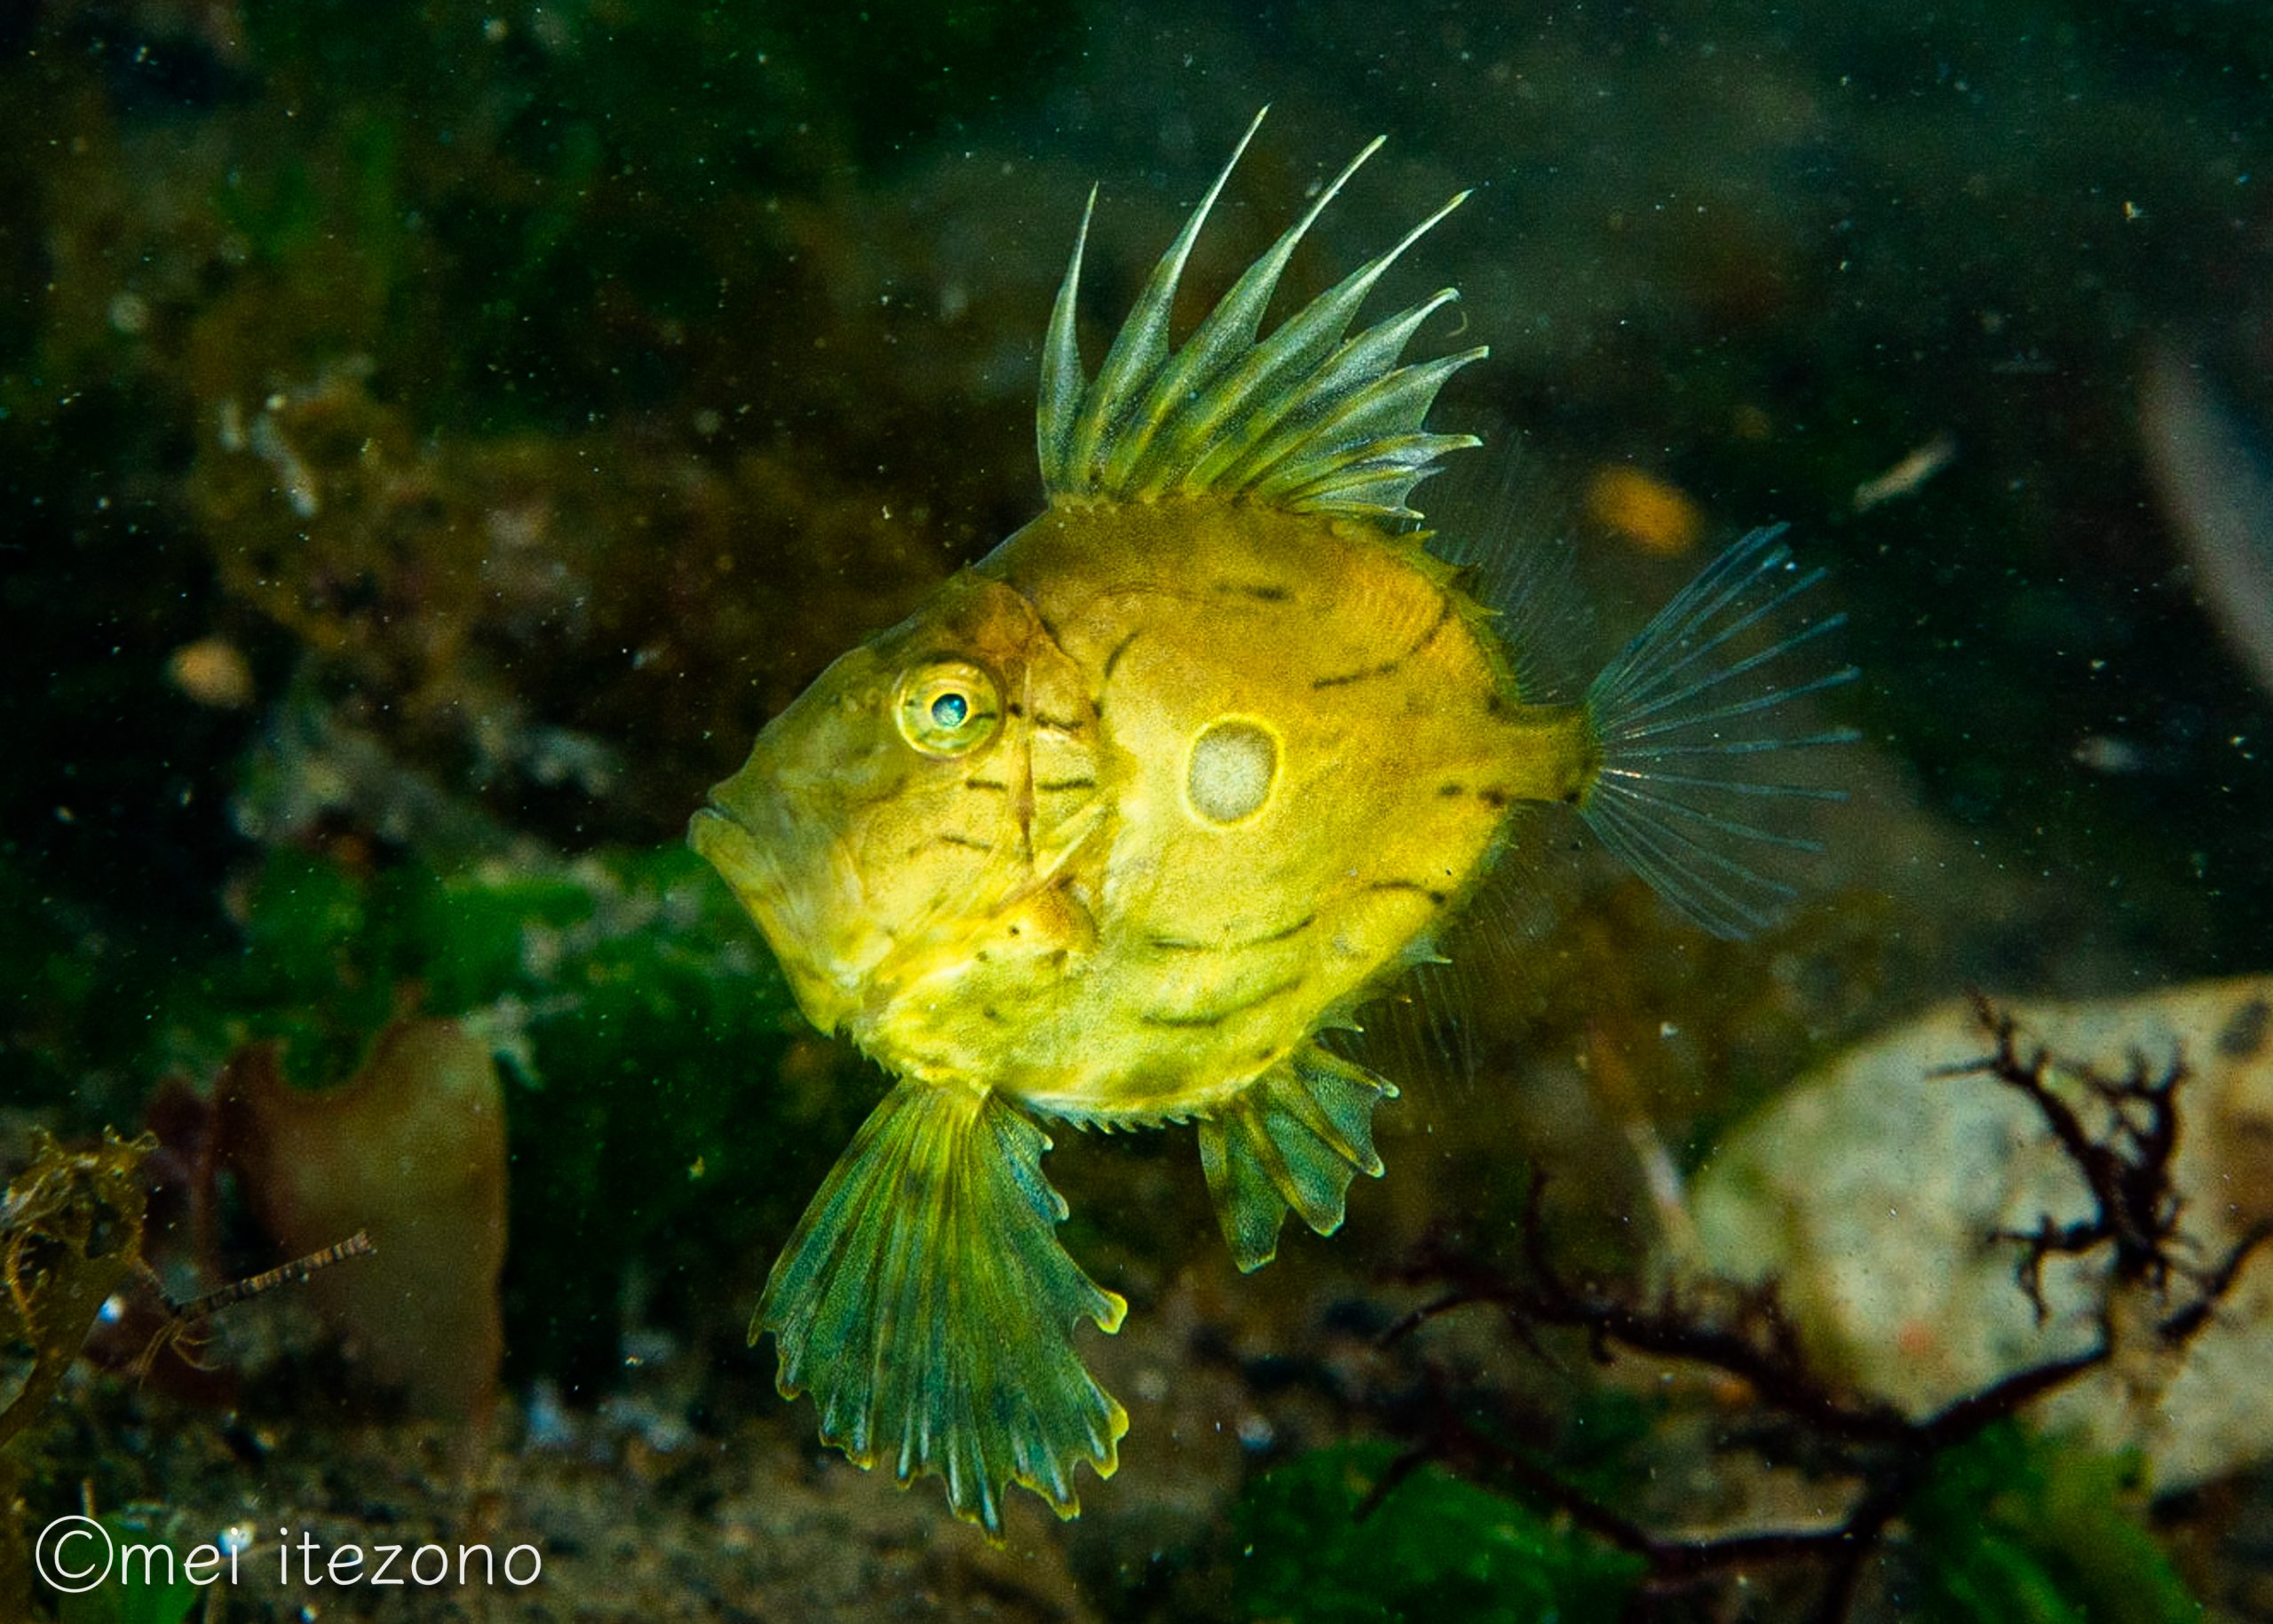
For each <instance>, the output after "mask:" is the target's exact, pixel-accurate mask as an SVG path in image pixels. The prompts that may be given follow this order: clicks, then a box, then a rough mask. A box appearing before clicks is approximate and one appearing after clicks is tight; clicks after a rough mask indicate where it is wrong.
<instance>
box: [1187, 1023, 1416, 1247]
mask: <svg viewBox="0 0 2273 1624" xmlns="http://www.w3.org/2000/svg"><path fill="white" fill-rule="evenodd" d="M1395 1097H1397V1089H1395V1087H1393V1086H1392V1085H1391V1084H1390V1083H1389V1082H1388V1081H1386V1080H1384V1079H1382V1078H1380V1077H1376V1076H1375V1075H1374V1074H1373V1073H1371V1072H1369V1071H1366V1069H1365V1068H1364V1067H1362V1066H1356V1065H1353V1064H1352V1063H1351V1062H1350V1061H1348V1060H1344V1059H1342V1058H1341V1057H1339V1056H1337V1055H1333V1054H1329V1053H1327V1051H1326V1050H1324V1049H1322V1048H1320V1047H1319V1046H1318V1045H1317V1044H1316V1043H1306V1044H1304V1045H1303V1047H1301V1048H1300V1049H1298V1050H1295V1052H1294V1053H1293V1054H1291V1055H1289V1056H1287V1058H1286V1059H1284V1060H1282V1061H1280V1062H1279V1064H1278V1065H1277V1066H1273V1067H1271V1069H1270V1070H1269V1071H1267V1072H1265V1073H1263V1075H1262V1076H1260V1077H1258V1078H1256V1079H1255V1081H1253V1082H1251V1083H1249V1084H1248V1085H1247V1088H1246V1089H1243V1090H1241V1091H1240V1092H1239V1094H1238V1095H1236V1096H1234V1097H1232V1100H1231V1102H1230V1103H1229V1104H1228V1105H1224V1107H1222V1108H1221V1109H1220V1110H1218V1111H1217V1112H1216V1113H1214V1114H1213V1115H1210V1116H1208V1117H1204V1118H1202V1119H1201V1120H1200V1168H1201V1169H1202V1170H1203V1171H1204V1172H1205V1173H1206V1174H1207V1176H1208V1192H1209V1193H1210V1194H1212V1195H1213V1196H1214V1197H1215V1198H1216V1220H1217V1222H1218V1223H1220V1224H1222V1225H1223V1230H1224V1240H1225V1241H1226V1242H1227V1243H1228V1244H1229V1245H1230V1247H1231V1248H1232V1257H1233V1259H1234V1260H1236V1261H1237V1263H1238V1264H1239V1268H1240V1270H1241V1271H1243V1272H1248V1273H1252V1272H1253V1271H1255V1270H1257V1269H1260V1268H1261V1267H1263V1264H1267V1263H1269V1262H1270V1261H1271V1259H1272V1258H1273V1257H1275V1256H1278V1252H1279V1226H1280V1225H1281V1224H1283V1223H1284V1222H1285V1221H1286V1217H1287V1213H1288V1212H1290V1211H1292V1212H1295V1213H1299V1214H1300V1215H1301V1216H1302V1219H1303V1223H1305V1224H1309V1225H1310V1226H1311V1228H1312V1229H1313V1230H1315V1231H1317V1232H1319V1234H1321V1235H1331V1234H1332V1233H1334V1231H1335V1230H1337V1229H1339V1228H1341V1227H1342V1209H1343V1203H1344V1200H1345V1198H1346V1197H1347V1195H1348V1193H1349V1190H1350V1180H1351V1179H1352V1178H1354V1177H1355V1176H1357V1175H1358V1174H1360V1173H1363V1174H1366V1176H1369V1177H1374V1178H1378V1177H1379V1176H1381V1171H1382V1160H1381V1157H1380V1156H1379V1155H1378V1154H1376V1153H1374V1129H1373V1121H1374V1106H1376V1105H1380V1104H1381V1102H1382V1101H1383V1100H1385V1099H1394V1098H1395Z"/></svg>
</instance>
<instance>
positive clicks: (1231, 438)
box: [1183, 192, 1469, 495]
mask: <svg viewBox="0 0 2273 1624" xmlns="http://www.w3.org/2000/svg"><path fill="white" fill-rule="evenodd" d="M1468 195H1469V194H1467V193H1465V192H1462V193H1461V194H1459V195H1458V196H1457V197H1454V198H1453V200H1452V201H1451V202H1447V203H1446V204H1445V206H1444V207H1443V208H1441V209H1439V210H1437V212H1436V213H1434V214H1432V215H1430V217H1429V218H1427V219H1425V220H1423V221H1422V222H1421V224H1420V225H1418V226H1414V228H1413V229H1412V230H1411V231H1410V232H1407V233H1406V235H1405V238H1404V240H1403V241H1402V242H1399V243H1398V245H1397V246H1396V247H1394V248H1392V249H1390V250H1389V251H1388V252H1387V253H1385V254H1382V255H1379V256H1377V257H1374V258H1373V259H1371V260H1369V261H1367V262H1366V264H1364V265H1360V266H1358V268H1357V269H1356V270H1355V271H1352V272H1351V273H1350V274H1349V275H1347V276H1345V277H1343V278H1342V281H1340V282H1338V283H1336V284H1335V285H1334V287H1332V288H1330V289H1327V291H1326V292H1324V293H1322V294H1320V295H1319V297H1317V298H1315V299H1313V300H1311V302H1310V304H1308V305H1305V306H1303V308H1302V309H1301V310H1299V311H1297V312H1295V313H1294V314H1293V315H1291V316H1289V317H1287V320H1286V321H1284V322H1282V323H1281V324H1280V325H1279V329H1278V330H1277V331H1276V332H1274V333H1272V334H1271V337H1268V338H1266V339H1264V340H1263V342H1262V343H1261V344H1259V345H1256V346H1255V349H1254V350H1253V351H1251V352H1250V353H1248V355H1247V359H1246V360H1243V361H1242V362H1240V364H1239V368H1237V369H1236V370H1235V371H1233V372H1232V375H1231V376H1230V377H1229V378H1227V379H1226V380H1225V385H1226V386H1225V387H1224V388H1222V389H1219V390H1218V391H1216V408H1215V409H1214V411H1213V412H1212V413H1211V414H1210V415H1209V416H1208V418H1207V420H1206V421H1205V422H1203V423H1201V424H1196V425H1195V428H1196V429H1197V431H1198V433H1197V435H1196V438H1197V439H1199V440H1200V442H1201V443H1203V444H1206V445H1208V446H1210V447H1212V449H1211V450H1209V451H1208V452H1207V453H1206V454H1205V455H1203V456H1201V457H1200V459H1199V461H1198V462H1197V463H1195V464H1194V465H1193V467H1192V471H1191V472H1190V473H1188V474H1186V475H1185V476H1184V485H1183V488H1184V493H1185V494H1186V495H1199V494H1200V493H1201V492H1204V491H1207V490H1209V489H1212V488H1216V487H1217V486H1218V485H1219V483H1220V481H1221V480H1222V479H1224V475H1225V474H1226V473H1227V472H1228V471H1230V469H1231V468H1232V466H1233V465H1235V464H1236V463H1238V462H1239V459H1240V457H1241V456H1244V455H1245V453H1246V451H1247V447H1248V446H1249V445H1250V444H1251V443H1252V442H1253V441H1255V440H1259V439H1261V438H1262V437H1263V436H1264V435H1265V434H1268V433H1269V432H1271V430H1272V429H1273V428H1275V427H1276V426H1277V420H1276V417H1275V416H1274V417H1272V418H1271V419H1261V418H1260V417H1259V416H1258V415H1256V414H1253V413H1250V414H1249V416H1250V418H1251V419H1253V420H1251V421H1249V422H1247V424H1244V431H1245V432H1243V433H1240V432H1233V431H1232V426H1231V419H1232V415H1233V413H1234V412H1235V411H1236V410H1238V409H1239V408H1240V407H1242V406H1243V405H1245V404H1247V402H1249V401H1252V400H1254V399H1255V398H1256V397H1258V396H1263V395H1266V394H1267V395H1271V396H1274V397H1275V396H1277V395H1278V394H1279V392H1281V391H1282V390H1284V389H1285V388H1286V387H1287V382H1288V380H1289V379H1290V378H1291V377H1294V376H1300V375H1301V374H1302V373H1303V372H1305V371H1307V370H1309V369H1310V368H1313V367H1315V366H1316V365H1317V364H1318V361H1319V358H1321V357H1323V356H1325V355H1327V354H1329V353H1332V351H1333V350H1334V346H1336V345H1339V344H1340V343H1341V342H1342V335H1343V334H1344V333H1346V332H1348V331H1349V330H1350V319H1351V318H1352V317H1354V316H1355V315H1356V314H1357V313H1358V305H1362V304H1363V303H1365V300H1366V295H1367V294H1369V293H1371V292H1372V291H1373V290H1374V283H1375V282H1377V281H1380V280H1381V279H1382V276H1383V275H1384V274H1386V273H1387V272H1388V270H1389V268H1390V266H1391V265H1395V264H1396V263H1397V261H1398V258H1399V257H1402V256H1403V254H1404V253H1405V251H1406V250H1407V249H1409V248H1411V247H1412V246H1413V245H1414V243H1415V242H1419V241H1420V240H1421V239H1422V236H1423V235H1424V234H1426V233H1427V232H1428V230H1429V228H1430V226H1435V225H1436V224H1437V222H1438V221H1440V220H1442V219H1443V218H1445V216H1446V215H1448V214H1450V213H1451V212H1452V211H1453V210H1455V209H1457V208H1459V207H1460V206H1461V203H1463V202H1466V201H1467V200H1468ZM1390 376H1394V374H1391V375H1390Z"/></svg>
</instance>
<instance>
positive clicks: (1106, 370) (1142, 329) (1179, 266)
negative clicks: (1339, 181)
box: [1073, 107, 1271, 487]
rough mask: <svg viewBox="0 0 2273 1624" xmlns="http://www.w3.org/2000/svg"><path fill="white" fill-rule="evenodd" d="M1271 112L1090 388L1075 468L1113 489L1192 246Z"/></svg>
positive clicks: (1164, 355) (1219, 178)
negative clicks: (1092, 471) (1128, 426)
mask: <svg viewBox="0 0 2273 1624" xmlns="http://www.w3.org/2000/svg"><path fill="white" fill-rule="evenodd" d="M1270 110H1271V109H1270V108H1269V107H1264V108H1263V110H1262V111H1261V112H1258V113H1257V114H1256V115H1255V122H1254V123H1250V124H1249V125H1247V133H1246V134H1245V135H1243V136H1241V137H1239V145H1238V146H1237V147H1233V148H1232V155H1231V157H1230V158H1229V159H1228V160H1226V161H1225V162H1224V167H1223V168H1222V170H1218V171H1217V173H1216V183H1215V184H1214V185H1213V186H1209V187H1208V191H1207V194H1206V195H1205V196H1203V197H1201V198H1200V203H1199V206H1198V207H1197V208H1195V209H1193V210H1192V215H1191V218H1188V219H1186V220H1185V221H1184V229H1183V230H1182V231H1179V232H1178V233H1176V241H1175V242H1171V243H1169V244H1168V252H1166V253H1164V254H1162V255H1161V256H1160V261H1159V263H1158V264H1156V265H1153V266H1152V275H1150V276H1149V277H1147V278H1145V280H1144V291H1143V292H1142V293H1140V294H1138V295H1137V303H1136V305H1135V306H1134V307H1133V308H1132V309H1131V310H1130V311H1129V319H1128V320H1127V321H1123V322H1122V323H1121V331H1120V332H1119V333H1117V334H1115V335H1114V336H1113V345H1112V347H1111V348H1110V349H1108V350H1107V351H1106V352H1105V363H1104V364H1103V365H1102V366H1100V367H1099V368H1097V382H1096V383H1094V384H1091V385H1090V386H1089V400H1088V402H1087V409H1086V410H1085V411H1084V412H1083V413H1082V420H1081V426H1080V428H1079V429H1078V430H1077V432H1075V434H1074V436H1073V466H1074V467H1075V468H1077V469H1081V470H1083V471H1087V470H1089V468H1091V467H1092V466H1095V467H1096V468H1097V473H1098V475H1099V477H1100V478H1101V479H1103V480H1104V482H1105V484H1106V485H1107V486H1108V487H1111V486H1113V485H1117V484H1119V483H1120V482H1121V480H1122V479H1126V478H1127V477H1128V472H1129V470H1128V467H1127V466H1126V464H1127V463H1129V462H1131V461H1133V460H1134V457H1135V454H1136V452H1137V451H1138V450H1141V449H1142V438H1141V437H1129V436H1118V435H1114V434H1113V431H1115V430H1117V429H1118V428H1120V427H1121V423H1122V420H1123V419H1124V418H1125V417H1126V416H1128V413H1129V407H1130V405H1131V404H1132V403H1133V402H1134V401H1135V400H1137V399H1138V397H1139V396H1140V394H1141V392H1142V391H1143V389H1144V380H1145V379H1146V377H1147V376H1150V375H1152V373H1155V372H1157V371H1158V370H1159V369H1160V367H1161V366H1162V365H1163V364H1164V363H1165V362H1166V361H1167V360H1168V314H1169V311H1170V308H1171V307H1172V306H1173V305H1175V304H1176V283H1177V282H1178V281H1181V280H1182V278H1183V276H1184V262H1185V261H1186V260H1188V259H1190V258H1191V257H1192V244H1193V243H1195V242H1198V241H1199V240H1200V227H1201V226H1205V225H1206V224H1207V223H1208V211H1209V210H1212V209H1214V208H1215V206H1216V199H1217V198H1218V197H1220V196H1222V195H1223V192H1224V182H1226V181H1228V180H1229V179H1231V178H1232V170H1234V169H1235V168H1237V167H1238V165H1239V159H1240V157H1241V156H1242V155H1244V154H1245V153H1246V152H1247V143H1249V142H1250V141H1252V140H1254V139H1255V131H1257V130H1260V129H1261V128H1263V114H1265V113H1268V112H1269V111H1270ZM1108 437H1111V438H1108Z"/></svg>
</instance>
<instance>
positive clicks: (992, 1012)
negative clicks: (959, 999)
mask: <svg viewBox="0 0 2273 1624" xmlns="http://www.w3.org/2000/svg"><path fill="white" fill-rule="evenodd" d="M979 1013H980V1014H981V1015H984V1016H985V1017H986V1018H987V1019H988V1020H991V1021H994V1022H996V1023H998V1024H999V1023H1001V1022H1002V1020H1004V1019H1005V1017H1004V1015H1003V1014H1002V1010H997V1009H994V1008H993V1007H991V1006H990V1007H988V1008H986V1009H983V1010H979Z"/></svg>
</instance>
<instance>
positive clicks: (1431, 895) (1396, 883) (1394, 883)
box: [1366, 880, 1452, 907]
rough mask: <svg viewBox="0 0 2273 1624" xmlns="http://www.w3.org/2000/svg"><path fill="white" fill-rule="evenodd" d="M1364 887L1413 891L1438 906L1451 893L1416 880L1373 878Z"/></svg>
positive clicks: (1447, 899) (1449, 896)
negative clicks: (1371, 881)
mask: <svg viewBox="0 0 2273 1624" xmlns="http://www.w3.org/2000/svg"><path fill="white" fill-rule="evenodd" d="M1366 890H1367V891H1415V892H1418V893H1419V894H1420V895H1422V896H1423V897H1426V898H1428V899H1429V900H1430V901H1431V902H1433V903H1435V904H1436V905H1437V907H1443V906H1444V905H1445V903H1446V902H1449V901H1450V900H1452V893H1451V892H1450V891H1438V890H1437V888H1436V887H1435V886H1433V885H1423V884H1422V883H1421V882H1420V881H1418V880H1375V881H1374V883H1372V884H1371V885H1368V886H1366Z"/></svg>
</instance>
